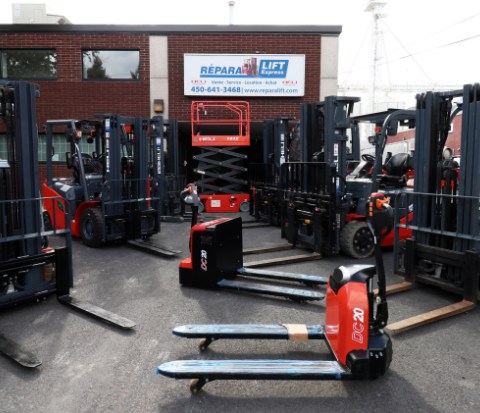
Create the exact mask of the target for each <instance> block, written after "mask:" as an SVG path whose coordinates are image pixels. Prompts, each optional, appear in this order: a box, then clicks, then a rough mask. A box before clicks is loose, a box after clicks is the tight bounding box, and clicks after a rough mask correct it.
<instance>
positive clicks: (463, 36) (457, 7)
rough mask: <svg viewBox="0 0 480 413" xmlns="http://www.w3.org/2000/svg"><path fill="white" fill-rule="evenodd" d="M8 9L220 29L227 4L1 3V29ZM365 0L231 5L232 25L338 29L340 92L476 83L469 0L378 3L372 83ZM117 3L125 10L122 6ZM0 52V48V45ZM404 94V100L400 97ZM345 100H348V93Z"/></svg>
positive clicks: (174, 0) (476, 37)
mask: <svg viewBox="0 0 480 413" xmlns="http://www.w3.org/2000/svg"><path fill="white" fill-rule="evenodd" d="M12 3H45V4H46V5H47V12H48V13H50V14H60V15H64V16H66V17H67V18H68V19H69V20H70V21H71V22H72V23H74V24H146V25H147V24H160V25H161V24H219V25H225V24H229V22H230V10H229V6H228V1H227V0H203V1H200V0H154V1H152V0H136V1H135V2H128V3H124V2H120V1H118V0H116V1H113V0H81V1H78V0H75V1H72V0H45V1H39V2H37V1H34V0H33V1H32V0H30V1H22V0H17V1H9V0H0V24H9V23H11V22H12ZM368 3H369V1H368V0H329V1H326V0H295V1H290V2H287V1H279V0H235V6H234V12H233V24H259V25H290V24H292V25H340V26H342V33H341V35H340V40H339V86H340V88H341V89H342V90H343V91H347V92H348V90H349V89H351V88H356V87H359V86H361V87H365V88H368V86H369V85H371V84H372V79H373V78H375V84H376V85H377V87H378V88H384V89H386V90H389V91H390V94H391V99H395V94H396V93H397V94H398V96H399V99H400V95H401V94H402V93H403V95H402V99H408V98H409V96H410V94H411V99H412V104H413V103H414V97H415V94H416V92H411V90H416V91H418V92H422V91H426V90H436V89H439V88H443V89H449V88H451V89H457V88H460V87H461V86H462V85H463V84H466V83H475V82H480V70H479V66H480V53H479V51H480V3H476V2H472V1H471V0H455V1H454V2H452V1H450V0H436V1H430V0H384V3H386V4H385V6H384V7H383V11H382V14H383V17H382V18H381V19H380V21H379V23H378V31H377V32H378V33H379V34H378V36H377V39H378V43H377V65H376V74H375V76H373V70H372V68H373V52H372V50H373V48H372V45H373V44H374V42H373V39H374V36H373V33H374V26H375V25H374V22H373V17H372V14H371V13H369V12H366V11H365V9H366V6H367V5H368ZM122 4H128V6H124V5H122ZM0 47H1V45H0ZM405 93H406V97H405ZM347 94H348V93H347Z"/></svg>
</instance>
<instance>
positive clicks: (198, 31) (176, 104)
mask: <svg viewBox="0 0 480 413" xmlns="http://www.w3.org/2000/svg"><path fill="white" fill-rule="evenodd" d="M340 33H341V27H340V26H235V25H228V26H202V25H199V26H181V25H175V26H174V25H172V26H134V25H125V26H117V25H95V26H93V25H69V24H65V25H49V24H13V25H0V57H1V62H0V64H1V66H0V67H1V70H0V78H10V79H19V78H22V79H27V80H31V81H33V82H35V83H38V84H39V86H40V93H41V96H40V98H39V99H38V101H37V112H38V113H37V117H38V126H39V132H40V133H42V131H43V130H44V124H45V121H46V120H47V119H67V118H74V119H88V118H92V116H93V115H94V114H98V113H106V112H109V113H120V114H123V115H127V116H152V115H154V114H161V115H163V116H164V117H166V118H169V119H176V120H177V121H178V122H179V130H180V140H181V144H184V145H187V144H188V142H189V139H190V104H191V102H192V100H203V99H229V100H236V99H241V100H248V101H249V102H250V105H251V121H252V137H253V138H255V137H258V136H260V135H261V134H262V128H261V125H262V122H263V120H264V119H268V118H270V119H271V118H274V117H277V116H280V115H282V116H290V117H296V118H298V117H299V114H300V104H301V103H302V102H312V101H318V100H322V99H323V98H324V97H325V96H328V95H333V94H336V93H337V72H338V44H339V43H338V40H339V35H340ZM186 54H204V55H206V56H209V55H214V54H215V55H220V56H222V55H225V56H232V55H239V54H245V55H249V56H258V57H259V58H261V57H262V56H265V55H269V56H271V55H273V56H277V55H278V56H280V55H295V56H297V55H298V56H304V66H303V67H302V73H301V74H300V75H299V76H300V78H302V79H301V81H302V82H303V90H304V92H303V93H302V94H297V95H295V96H288V95H282V96H274V97H272V96H269V95H268V94H265V95H262V94H257V95H255V96H249V95H248V94H247V95H242V96H239V95H238V94H236V95H234V96H228V94H227V95H223V96H212V97H210V96H209V97H207V96H202V95H198V94H197V95H195V96H192V95H187V94H185V93H184V86H185V82H187V79H186V78H185V67H184V61H185V55H186ZM32 55H33V56H34V58H32ZM19 56H20V57H19ZM25 56H27V57H25ZM99 56H101V57H103V63H104V66H106V67H100V68H99V67H98V65H97V67H96V66H95V64H96V63H98V58H99ZM9 59H10V60H9ZM29 59H30V60H29ZM35 59H36V60H35ZM128 61H131V64H132V66H131V67H129V68H127V67H126V68H125V69H126V70H127V71H126V74H125V73H123V74H122V73H119V74H116V73H117V72H116V71H117V69H118V70H121V66H123V65H124V63H125V62H128ZM12 62H13V63H12ZM18 62H20V63H22V62H23V64H24V66H28V67H22V65H21V64H19V65H18ZM39 62H41V65H43V66H42V67H43V69H45V67H44V66H45V62H47V63H46V66H48V67H47V68H46V71H45V70H43V69H42V71H40V72H39V73H35V71H33V72H32V71H31V70H30V69H31V68H32V65H33V66H34V65H36V64H40V63H39ZM25 63H27V64H25ZM16 64H17V66H16ZM96 69H100V72H102V70H103V69H106V72H102V73H103V74H104V76H98V74H99V73H100V72H98V70H97V72H95V70H96ZM110 71H111V72H110ZM105 73H108V74H107V75H106V74H105ZM155 101H161V102H162V103H163V110H162V111H161V112H157V113H156V112H155V111H154V102H155ZM59 145H60V148H59V149H58V150H57V148H56V150H57V152H59V153H62V152H63V149H64V148H62V147H61V142H59ZM3 149H4V148H3ZM1 155H2V146H1V142H0V157H1ZM185 156H188V154H186V155H185Z"/></svg>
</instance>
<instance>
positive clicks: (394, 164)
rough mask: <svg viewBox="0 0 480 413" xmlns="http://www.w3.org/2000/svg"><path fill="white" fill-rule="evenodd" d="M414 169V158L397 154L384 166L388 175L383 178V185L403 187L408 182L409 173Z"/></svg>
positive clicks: (406, 154)
mask: <svg viewBox="0 0 480 413" xmlns="http://www.w3.org/2000/svg"><path fill="white" fill-rule="evenodd" d="M412 169H413V156H411V155H410V154H408V153H396V154H395V155H393V156H391V157H390V158H388V160H387V162H386V163H385V164H384V165H383V170H384V171H385V172H386V174H384V175H382V177H381V184H383V185H393V186H395V187H403V186H405V184H406V181H407V176H406V175H407V173H408V171H410V170H412Z"/></svg>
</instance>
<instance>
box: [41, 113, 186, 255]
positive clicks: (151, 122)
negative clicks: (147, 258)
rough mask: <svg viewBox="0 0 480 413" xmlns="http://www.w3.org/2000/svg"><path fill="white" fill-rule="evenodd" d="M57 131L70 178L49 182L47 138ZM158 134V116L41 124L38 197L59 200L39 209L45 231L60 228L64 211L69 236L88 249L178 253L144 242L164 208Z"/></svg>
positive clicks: (50, 153) (156, 227) (160, 132)
mask: <svg viewBox="0 0 480 413" xmlns="http://www.w3.org/2000/svg"><path fill="white" fill-rule="evenodd" d="M58 131H61V132H63V133H64V136H65V138H66V140H67V142H68V143H69V145H70V151H68V152H67V153H66V154H65V156H66V164H67V167H68V168H69V169H71V170H72V175H71V176H70V177H53V173H52V170H53V168H52V166H53V156H54V153H53V150H52V148H53V135H54V133H56V132H57V133H58ZM163 131H164V122H163V119H162V118H161V117H154V118H152V119H148V118H142V117H134V118H133V117H126V116H122V115H112V114H105V115H97V116H96V118H95V119H94V120H81V121H77V120H73V119H70V120H49V121H47V123H46V151H47V153H46V166H47V177H46V181H45V182H44V183H43V185H42V193H43V195H44V196H56V197H60V198H61V199H62V202H60V203H58V204H56V205H54V206H53V207H52V206H50V205H45V210H46V212H45V221H46V222H47V226H48V227H54V228H56V229H61V228H64V227H65V217H64V214H65V213H66V212H68V213H69V215H70V217H71V230H72V234H73V236H74V237H80V238H81V239H82V241H83V243H84V244H85V245H87V246H89V247H99V246H101V245H102V244H105V243H108V242H119V241H127V244H128V245H130V246H133V247H136V248H139V249H142V250H144V251H147V252H150V253H153V254H156V255H159V256H162V257H164V256H167V257H171V256H175V255H177V254H179V253H180V251H177V250H173V249H171V248H167V247H162V246H159V245H156V244H154V243H152V242H150V241H149V240H148V239H149V238H150V237H151V236H152V235H154V234H157V233H158V232H160V220H161V214H162V211H163V210H164V209H165V208H164V207H165V200H164V198H162V197H164V196H165V190H166V182H165V176H164V169H163V168H164V164H163V155H164V154H163ZM83 140H85V142H83ZM87 143H88V144H91V145H93V148H91V149H92V150H91V151H90V153H87V152H82V147H83V146H87V145H86V144H87ZM81 145H82V147H81ZM54 213H55V215H56V216H57V220H56V222H55V223H54V222H53V221H52V216H53V214H54Z"/></svg>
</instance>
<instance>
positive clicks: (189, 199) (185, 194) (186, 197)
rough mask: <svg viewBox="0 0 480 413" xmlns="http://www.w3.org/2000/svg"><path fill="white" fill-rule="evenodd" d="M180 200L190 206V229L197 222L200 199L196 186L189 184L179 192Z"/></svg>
mask: <svg viewBox="0 0 480 413" xmlns="http://www.w3.org/2000/svg"><path fill="white" fill-rule="evenodd" d="M180 199H181V200H182V201H183V202H185V204H187V205H190V206H191V208H192V224H191V226H192V228H193V227H194V226H195V225H197V221H198V206H199V205H200V197H199V196H198V190H197V185H196V184H195V183H190V184H188V185H187V186H186V188H185V189H184V190H183V191H181V192H180Z"/></svg>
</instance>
